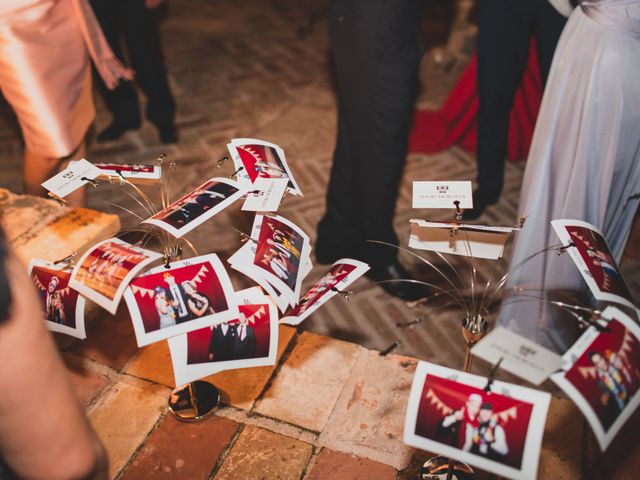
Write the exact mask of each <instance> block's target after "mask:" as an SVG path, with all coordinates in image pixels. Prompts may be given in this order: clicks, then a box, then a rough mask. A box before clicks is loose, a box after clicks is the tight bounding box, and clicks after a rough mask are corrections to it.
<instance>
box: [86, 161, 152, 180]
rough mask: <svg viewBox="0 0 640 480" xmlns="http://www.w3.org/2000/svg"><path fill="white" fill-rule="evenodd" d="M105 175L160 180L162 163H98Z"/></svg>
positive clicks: (128, 178) (97, 165) (130, 178)
mask: <svg viewBox="0 0 640 480" xmlns="http://www.w3.org/2000/svg"><path fill="white" fill-rule="evenodd" d="M95 166H96V167H98V168H99V169H100V170H101V172H102V174H103V175H107V176H109V177H115V178H120V176H122V177H123V178H126V179H127V180H131V181H134V180H160V177H161V176H162V167H160V165H129V164H125V163H96V164H95Z"/></svg>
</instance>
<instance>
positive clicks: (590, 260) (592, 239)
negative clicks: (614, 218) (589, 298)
mask: <svg viewBox="0 0 640 480" xmlns="http://www.w3.org/2000/svg"><path fill="white" fill-rule="evenodd" d="M551 225H553V228H554V230H555V231H556V233H557V234H558V237H560V240H561V241H562V244H563V245H565V246H567V245H571V244H573V245H575V247H572V248H568V249H567V253H568V254H569V255H570V256H571V259H572V260H573V262H574V263H575V264H576V267H578V270H580V274H581V275H582V278H584V281H585V282H586V284H587V286H588V287H589V289H590V290H591V293H592V294H593V296H594V297H595V299H596V300H600V301H609V302H615V303H619V304H621V305H625V306H627V307H630V308H633V309H637V307H636V306H635V305H634V303H633V299H632V297H631V293H629V289H628V288H627V285H626V284H625V282H624V279H623V278H622V274H621V273H620V269H619V268H618V265H617V264H616V261H615V260H614V258H613V255H611V251H610V250H609V246H608V245H607V241H606V240H605V239H604V236H603V235H602V232H601V231H600V230H598V229H597V228H596V227H594V226H593V225H591V224H589V223H586V222H581V221H579V220H553V221H552V222H551Z"/></svg>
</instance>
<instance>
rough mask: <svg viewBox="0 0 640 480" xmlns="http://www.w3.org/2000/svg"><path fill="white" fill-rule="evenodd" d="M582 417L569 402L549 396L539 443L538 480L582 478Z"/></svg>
mask: <svg viewBox="0 0 640 480" xmlns="http://www.w3.org/2000/svg"><path fill="white" fill-rule="evenodd" d="M582 423H583V417H582V415H581V414H580V411H579V410H578V408H577V407H576V406H575V405H574V404H573V402H572V401H571V400H568V399H566V398H555V397H552V399H551V405H550V406H549V413H548V414H547V423H546V426H545V430H544V437H543V440H542V450H541V453H540V463H539V464H538V478H554V479H558V480H562V479H566V480H569V479H575V478H580V477H581V476H582V465H581V461H582Z"/></svg>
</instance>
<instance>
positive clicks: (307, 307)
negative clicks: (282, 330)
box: [280, 258, 369, 325]
mask: <svg viewBox="0 0 640 480" xmlns="http://www.w3.org/2000/svg"><path fill="white" fill-rule="evenodd" d="M368 270H369V265H367V264H366V263H364V262H360V261H358V260H352V259H350V258H343V259H341V260H338V261H337V262H335V263H334V264H333V265H332V266H331V268H330V269H329V271H328V272H327V273H325V274H324V275H323V276H322V277H321V278H320V280H318V281H317V282H316V283H314V284H313V285H312V286H311V288H310V289H309V290H308V291H307V293H305V294H304V295H303V296H302V298H301V299H300V302H298V304H297V305H296V306H295V307H294V308H293V309H292V310H291V311H289V312H288V313H287V314H286V315H285V317H284V318H282V319H281V320H280V323H286V324H288V325H299V324H300V323H302V321H303V320H304V319H306V318H307V317H308V316H309V315H311V314H312V313H313V312H315V311H316V310H317V309H318V308H320V307H321V306H322V305H324V304H325V303H326V302H328V301H329V300H330V299H331V298H333V297H335V296H336V295H338V291H337V290H339V291H344V290H345V289H346V288H347V287H348V286H349V285H351V284H352V283H353V282H355V281H356V280H357V279H358V278H360V277H361V276H362V275H364V274H365V273H366V272H367V271H368Z"/></svg>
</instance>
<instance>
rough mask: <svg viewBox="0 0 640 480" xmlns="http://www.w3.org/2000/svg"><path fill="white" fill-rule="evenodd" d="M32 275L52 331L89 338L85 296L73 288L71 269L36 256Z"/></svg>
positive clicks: (30, 270) (33, 261)
mask: <svg viewBox="0 0 640 480" xmlns="http://www.w3.org/2000/svg"><path fill="white" fill-rule="evenodd" d="M29 277H31V280H32V281H33V283H34V284H35V286H36V290H37V292H38V296H39V297H40V300H41V301H42V307H43V309H44V318H45V324H46V326H47V328H48V329H49V330H51V331H52V332H58V333H64V334H66V335H71V336H72V337H76V338H86V337H87V335H86V333H85V327H84V303H85V302H84V298H83V297H82V296H81V295H79V294H78V292H77V291H75V290H73V289H72V288H71V287H69V280H70V278H71V270H70V269H69V268H68V267H67V266H65V265H62V264H55V263H53V262H49V261H47V260H38V259H33V260H31V262H29Z"/></svg>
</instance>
